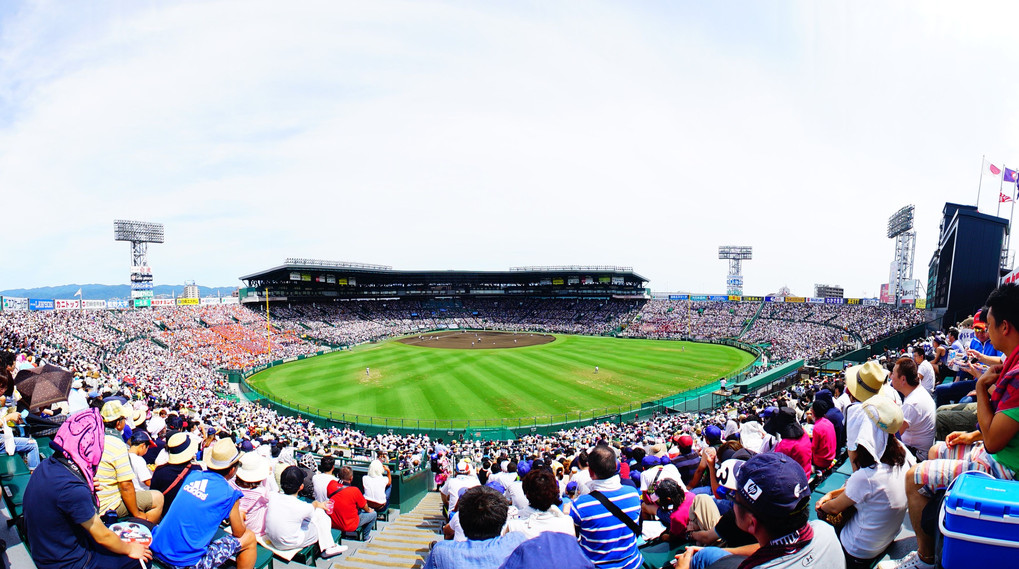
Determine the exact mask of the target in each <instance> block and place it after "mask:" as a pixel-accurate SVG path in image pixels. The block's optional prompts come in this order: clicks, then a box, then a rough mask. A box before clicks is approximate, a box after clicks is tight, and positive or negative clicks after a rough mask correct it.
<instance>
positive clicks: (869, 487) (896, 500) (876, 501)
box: [841, 390, 919, 559]
mask: <svg viewBox="0 0 1019 569" xmlns="http://www.w3.org/2000/svg"><path fill="white" fill-rule="evenodd" d="M917 391H919V390H917ZM905 480H906V467H905V466H889V465H887V464H884V463H878V464H876V465H874V466H871V467H868V468H861V469H859V470H857V471H856V472H854V473H853V474H852V476H850V477H849V480H847V481H846V497H847V498H849V499H850V500H852V501H853V502H855V503H856V515H854V516H853V517H852V518H851V519H850V520H849V522H848V523H847V524H846V527H845V528H843V529H842V536H841V537H842V546H843V547H845V548H846V551H848V552H849V554H850V555H852V556H854V557H859V558H861V559H870V558H872V557H876V556H878V555H880V554H881V552H883V551H884V550H885V548H886V547H888V544H890V543H891V542H892V540H893V539H895V536H896V535H897V534H898V533H899V528H901V527H902V521H903V519H905V517H906V482H905Z"/></svg>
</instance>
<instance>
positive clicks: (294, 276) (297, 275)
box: [290, 273, 301, 281]
mask: <svg viewBox="0 0 1019 569" xmlns="http://www.w3.org/2000/svg"><path fill="white" fill-rule="evenodd" d="M290 280H292V281H299V280H301V273H290Z"/></svg>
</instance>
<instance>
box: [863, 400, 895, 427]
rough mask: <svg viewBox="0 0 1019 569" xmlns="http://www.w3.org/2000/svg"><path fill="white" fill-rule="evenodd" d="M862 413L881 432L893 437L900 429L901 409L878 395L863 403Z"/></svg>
mask: <svg viewBox="0 0 1019 569" xmlns="http://www.w3.org/2000/svg"><path fill="white" fill-rule="evenodd" d="M862 411H863V412H864V413H865V414H866V415H867V418H868V419H870V420H871V422H873V423H874V424H875V425H877V427H878V428H879V429H881V430H882V431H884V432H886V433H888V434H891V435H894V434H896V433H898V432H899V429H901V428H902V422H903V420H904V419H903V416H902V408H901V407H899V406H898V405H896V404H895V402H894V401H892V400H891V399H889V398H887V397H885V396H884V395H879V396H877V397H871V398H870V399H868V400H867V401H865V402H864V403H863V407H862Z"/></svg>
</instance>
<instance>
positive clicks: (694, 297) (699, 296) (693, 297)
mask: <svg viewBox="0 0 1019 569" xmlns="http://www.w3.org/2000/svg"><path fill="white" fill-rule="evenodd" d="M707 299H708V295H706V294H691V295H690V300H695V301H696V300H707Z"/></svg>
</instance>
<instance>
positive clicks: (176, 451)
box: [166, 433, 198, 464]
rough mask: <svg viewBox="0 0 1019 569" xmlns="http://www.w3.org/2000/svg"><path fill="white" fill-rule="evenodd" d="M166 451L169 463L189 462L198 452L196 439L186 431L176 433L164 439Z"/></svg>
mask: <svg viewBox="0 0 1019 569" xmlns="http://www.w3.org/2000/svg"><path fill="white" fill-rule="evenodd" d="M166 453H167V455H169V458H168V459H167V462H169V463H170V464H184V463H185V462H190V461H191V460H193V459H194V458H195V454H197V453H198V441H196V440H195V439H194V438H192V437H191V435H189V434H187V433H176V434H174V435H173V436H172V437H170V440H168V441H166Z"/></svg>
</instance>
